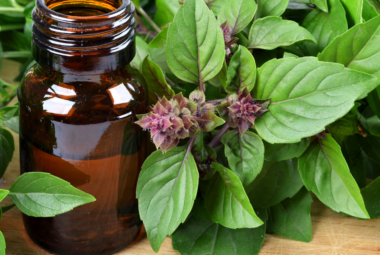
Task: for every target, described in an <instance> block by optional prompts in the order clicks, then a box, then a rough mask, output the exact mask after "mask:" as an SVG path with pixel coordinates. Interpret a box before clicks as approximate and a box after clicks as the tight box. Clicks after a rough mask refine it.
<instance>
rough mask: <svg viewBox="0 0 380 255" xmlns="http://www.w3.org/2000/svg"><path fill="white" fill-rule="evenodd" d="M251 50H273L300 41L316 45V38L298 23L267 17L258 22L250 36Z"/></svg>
mask: <svg viewBox="0 0 380 255" xmlns="http://www.w3.org/2000/svg"><path fill="white" fill-rule="evenodd" d="M248 40H249V43H248V48H249V49H264V50H273V49H275V48H277V47H280V46H289V45H292V44H294V43H296V42H300V41H305V40H306V41H311V42H314V43H315V39H314V36H313V35H312V34H310V32H309V31H307V30H306V29H305V28H303V27H300V26H299V25H298V23H296V22H294V21H290V20H283V19H281V18H280V17H266V18H263V19H258V20H256V21H255V22H254V23H253V25H252V27H251V30H250V31H249V36H248Z"/></svg>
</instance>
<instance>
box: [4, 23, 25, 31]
mask: <svg viewBox="0 0 380 255" xmlns="http://www.w3.org/2000/svg"><path fill="white" fill-rule="evenodd" d="M24 26H25V25H24V24H11V25H0V32H2V31H9V30H18V29H23V28H24Z"/></svg>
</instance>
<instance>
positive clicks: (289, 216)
mask: <svg viewBox="0 0 380 255" xmlns="http://www.w3.org/2000/svg"><path fill="white" fill-rule="evenodd" d="M312 202H313V199H312V198H311V195H310V193H309V192H308V191H307V190H306V189H305V188H302V189H301V190H300V191H299V192H298V193H297V194H296V195H295V196H294V197H292V198H288V199H285V200H284V201H282V202H281V203H279V204H277V205H275V206H272V207H271V208H270V209H269V212H268V214H269V221H268V231H269V232H274V233H276V234H278V235H280V236H283V237H286V238H291V239H294V240H297V241H301V242H310V241H311V216H310V211H311V203H312Z"/></svg>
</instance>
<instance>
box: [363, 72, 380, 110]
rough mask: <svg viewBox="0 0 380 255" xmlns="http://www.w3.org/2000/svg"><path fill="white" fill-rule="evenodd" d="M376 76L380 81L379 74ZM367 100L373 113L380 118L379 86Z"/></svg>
mask: <svg viewBox="0 0 380 255" xmlns="http://www.w3.org/2000/svg"><path fill="white" fill-rule="evenodd" d="M376 76H377V77H378V79H379V77H380V76H379V74H376ZM366 99H367V102H368V104H369V106H370V107H371V109H372V111H373V112H374V113H375V114H376V115H377V116H380V86H377V88H376V89H374V90H373V91H372V92H371V93H369V94H368V96H367V98H366Z"/></svg>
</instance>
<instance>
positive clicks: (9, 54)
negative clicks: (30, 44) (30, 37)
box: [3, 50, 32, 58]
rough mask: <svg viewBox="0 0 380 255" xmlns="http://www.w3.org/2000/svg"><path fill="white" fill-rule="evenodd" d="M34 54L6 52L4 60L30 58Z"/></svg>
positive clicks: (28, 52)
mask: <svg viewBox="0 0 380 255" xmlns="http://www.w3.org/2000/svg"><path fill="white" fill-rule="evenodd" d="M30 57H32V53H31V52H30V51H26V50H24V51H5V52H3V58H30Z"/></svg>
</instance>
